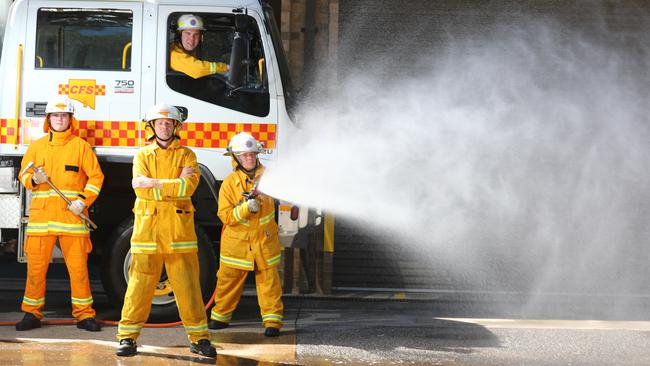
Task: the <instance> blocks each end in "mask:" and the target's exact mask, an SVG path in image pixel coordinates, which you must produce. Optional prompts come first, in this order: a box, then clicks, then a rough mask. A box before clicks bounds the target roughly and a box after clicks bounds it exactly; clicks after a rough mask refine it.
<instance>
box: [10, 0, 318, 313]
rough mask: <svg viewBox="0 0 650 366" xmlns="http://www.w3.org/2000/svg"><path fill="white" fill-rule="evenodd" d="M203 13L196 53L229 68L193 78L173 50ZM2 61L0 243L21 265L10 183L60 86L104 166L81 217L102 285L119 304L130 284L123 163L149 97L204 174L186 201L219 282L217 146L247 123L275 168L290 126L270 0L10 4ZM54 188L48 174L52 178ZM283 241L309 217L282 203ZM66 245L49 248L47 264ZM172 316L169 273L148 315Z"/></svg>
mask: <svg viewBox="0 0 650 366" xmlns="http://www.w3.org/2000/svg"><path fill="white" fill-rule="evenodd" d="M188 13H190V14H194V15H198V16H200V17H201V18H202V20H203V22H204V28H205V30H204V31H203V36H202V37H203V39H202V42H201V49H200V51H199V57H200V58H201V59H204V60H209V61H217V62H224V63H226V64H228V65H229V70H230V71H229V72H228V74H225V75H219V74H214V75H211V76H207V77H202V78H198V79H194V78H192V77H190V76H187V75H185V74H183V73H179V72H176V71H173V70H171V69H170V67H169V55H170V47H171V46H172V44H173V43H174V41H175V40H176V39H177V37H178V32H177V30H176V24H177V20H178V18H179V17H180V16H181V15H183V14H188ZM4 25H5V31H4V38H3V43H2V56H1V58H0V85H2V89H1V91H0V93H1V95H0V207H2V210H0V211H2V213H1V214H0V241H1V242H3V243H7V242H10V241H13V242H16V243H17V250H16V252H17V260H18V261H19V262H25V261H26V258H25V255H24V251H23V242H24V236H25V226H26V223H27V219H28V214H29V203H30V199H31V197H30V191H29V190H25V189H24V188H23V187H22V186H21V185H20V184H19V183H18V179H19V174H20V172H19V170H20V162H21V159H22V156H23V154H24V153H25V151H26V149H27V147H28V146H29V144H30V142H32V141H35V140H36V139H38V138H39V137H41V136H42V135H43V132H42V131H43V130H42V124H43V121H44V117H45V106H46V104H47V101H48V100H49V99H51V98H52V97H54V96H56V95H67V96H68V97H69V98H70V99H71V100H72V101H73V102H74V103H75V109H76V112H75V117H76V118H77V120H79V127H80V128H79V131H78V136H80V137H81V138H83V139H85V140H86V141H87V142H88V143H90V145H91V146H92V147H93V148H94V151H95V153H96V154H97V156H98V158H99V161H100V164H101V167H102V170H103V172H104V175H105V181H104V186H103V188H102V190H101V194H100V195H99V198H98V199H97V201H96V202H95V204H94V205H93V206H92V207H91V210H90V216H91V218H92V220H93V221H94V222H95V223H96V224H97V225H98V229H96V230H94V231H93V232H92V234H91V238H92V241H93V245H94V248H93V252H92V255H91V260H92V261H94V263H97V264H98V265H99V268H100V272H101V279H102V284H103V286H104V289H105V290H106V293H107V295H108V296H109V297H110V298H111V300H112V302H114V303H116V304H120V303H121V301H122V299H123V297H124V293H125V291H126V284H127V282H128V268H129V264H130V253H129V248H130V237H131V233H132V230H133V214H132V211H131V210H132V208H133V202H134V200H135V195H134V193H133V190H132V188H131V178H132V176H131V169H132V160H133V155H134V154H135V152H136V151H137V150H138V149H139V148H140V147H141V146H144V145H145V144H146V143H147V140H146V136H145V130H144V123H143V122H142V118H143V116H144V114H145V112H146V110H147V109H148V108H150V107H151V106H152V105H154V104H156V103H168V104H172V105H175V106H177V107H178V108H179V110H181V112H182V113H183V114H184V115H185V116H186V120H185V122H184V123H183V128H182V130H181V132H180V138H181V144H183V145H185V146H188V147H190V148H192V150H193V151H194V152H195V153H196V156H197V159H198V163H199V166H200V170H201V182H200V185H199V187H198V189H197V191H196V193H195V194H194V196H193V198H192V200H193V203H194V206H195V208H196V212H195V222H196V232H197V236H198V238H199V252H198V255H199V263H200V278H201V288H202V291H203V295H204V300H205V301H207V300H208V299H209V298H210V296H211V294H212V292H213V290H214V285H215V278H216V276H215V274H216V269H217V266H218V260H217V259H216V254H218V250H219V248H218V241H219V234H220V229H221V223H220V222H219V219H218V218H217V216H216V211H217V197H218V191H219V185H220V182H221V181H222V180H223V179H224V178H225V177H226V175H227V174H229V173H230V172H231V171H232V166H231V162H230V158H229V157H227V156H223V154H224V152H225V148H226V147H227V144H228V141H229V139H230V138H231V137H232V136H234V135H235V134H237V133H239V132H242V131H245V132H249V133H250V134H252V135H253V136H254V137H255V138H256V139H258V140H259V141H261V142H263V144H264V146H265V149H266V150H265V153H263V154H260V160H262V162H263V164H265V165H267V166H271V167H272V166H273V164H274V163H275V162H277V161H278V159H280V158H281V147H282V139H283V137H284V136H286V131H289V130H290V129H292V128H294V127H295V126H293V122H292V121H291V118H290V111H291V107H292V105H293V103H294V98H293V96H292V94H291V84H290V79H289V69H288V63H287V58H286V56H285V53H284V51H283V48H282V44H281V40H280V33H279V31H278V27H277V25H276V23H275V20H274V17H273V11H272V9H271V8H270V6H269V5H267V4H265V3H264V2H263V1H261V0H260V1H258V0H146V1H145V0H113V1H104V0H100V1H97V0H94V1H88V0H86V1H84V0H16V1H14V2H13V3H12V4H11V6H10V7H9V10H8V12H7V18H6V21H5V22H4ZM53 183H54V184H56V182H53ZM276 217H277V220H278V223H279V226H280V238H281V242H282V243H283V245H284V246H287V247H290V246H292V244H294V241H295V239H296V234H297V233H298V232H299V231H300V229H301V228H304V227H305V226H307V224H308V221H309V217H310V215H309V214H308V212H307V210H304V209H303V210H298V209H297V208H296V207H294V206H292V205H291V204H290V203H288V202H284V201H278V208H277V215H276ZM61 258H62V255H61V253H60V251H56V250H55V254H54V255H53V261H57V260H58V261H60V260H61ZM176 317H177V310H176V304H175V301H174V293H173V289H172V288H171V286H170V284H169V282H168V281H167V277H166V275H165V273H164V272H163V274H162V275H161V278H160V283H159V285H158V287H157V289H156V293H155V297H154V300H153V307H152V315H151V318H150V320H152V321H168V320H170V319H173V318H176Z"/></svg>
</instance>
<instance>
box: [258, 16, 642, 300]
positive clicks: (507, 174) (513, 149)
mask: <svg viewBox="0 0 650 366" xmlns="http://www.w3.org/2000/svg"><path fill="white" fill-rule="evenodd" d="M636 41H638V42H639V45H642V46H643V47H646V46H647V42H646V41H643V40H642V39H638V40H636ZM634 52H638V49H635V50H634ZM643 54H645V53H642V55H643ZM413 62H414V63H416V64H417V68H418V73H417V75H398V76H391V72H392V71H394V70H391V69H390V68H389V67H386V68H383V69H382V68H381V67H380V66H378V65H374V72H368V68H365V67H355V66H353V65H349V66H344V65H339V67H340V68H342V69H343V71H342V72H340V74H339V75H341V76H340V78H339V80H338V84H337V85H336V86H335V87H333V88H329V89H328V88H322V89H318V88H317V89H316V91H315V92H312V93H310V96H309V98H307V99H306V100H305V101H304V102H303V104H302V108H301V110H300V111H299V113H298V115H297V118H296V120H297V123H298V125H299V128H297V129H295V130H292V131H280V133H281V134H284V136H282V138H283V141H282V149H281V151H280V154H281V156H280V159H279V162H278V164H277V165H274V166H271V167H270V169H269V170H268V172H267V174H266V176H265V178H264V179H263V180H262V182H261V186H260V188H261V189H262V190H263V191H265V192H267V193H268V194H271V195H273V196H275V197H278V198H281V199H285V200H289V201H292V202H296V203H299V204H303V205H308V206H311V207H319V208H322V209H323V210H324V211H327V212H330V213H332V214H334V215H336V216H337V217H338V218H340V219H350V220H359V222H362V223H363V226H364V227H366V228H368V229H369V230H371V231H381V232H383V233H385V235H387V236H388V237H390V238H391V239H390V240H391V241H393V242H395V243H399V244H400V245H404V246H405V247H406V248H408V250H410V251H411V252H412V254H413V257H414V258H416V257H417V258H419V259H420V260H422V259H423V258H429V259H430V260H431V263H432V265H435V266H439V267H441V270H445V271H451V273H453V274H454V275H456V276H457V277H458V278H459V279H462V280H463V281H464V282H465V283H467V282H468V283H469V287H468V288H471V289H480V290H485V291H515V292H521V293H527V294H532V295H533V296H532V297H531V299H535V298H536V296H537V294H588V295H594V296H602V295H605V296H614V297H622V298H625V297H628V296H648V295H650V288H649V286H648V284H647V281H646V278H647V277H646V276H647V274H648V273H646V272H645V271H643V270H639V268H644V267H645V265H642V264H641V263H644V262H647V260H648V257H650V249H648V245H647V242H648V238H650V235H649V234H650V225H648V224H647V223H646V221H647V219H648V217H650V216H649V214H650V189H649V187H650V172H649V170H648V167H649V166H650V165H649V163H650V143H648V141H650V139H649V137H650V129H649V124H648V122H649V121H648V117H647V116H648V108H647V105H646V102H647V100H648V91H649V84H648V81H649V80H648V78H647V75H648V74H649V72H650V69H649V67H648V65H647V64H646V62H645V61H644V60H642V59H641V60H639V57H638V55H636V54H632V52H631V51H629V50H628V49H625V48H623V47H619V45H618V44H616V43H612V42H608V41H607V40H605V41H603V40H602V39H600V40H599V39H597V38H590V37H586V36H585V34H584V33H580V32H575V33H568V32H567V31H566V30H564V31H562V32H560V31H559V30H558V27H556V24H549V23H548V22H533V21H530V22H526V26H525V27H520V28H516V29H507V30H503V29H502V30H500V31H495V32H494V33H492V34H489V35H485V36H484V38H483V39H481V40H480V42H478V41H477V40H475V39H457V40H455V41H454V42H453V44H451V45H450V46H449V47H447V48H445V49H444V51H441V50H437V51H436V52H435V53H434V52H429V51H426V50H424V51H423V52H421V53H420V54H419V55H418V57H415V56H414V60H413ZM377 71H379V72H377ZM326 78H327V76H325V77H324V78H322V79H321V80H320V82H321V83H322V85H326V84H327V81H328V80H327V79H326ZM531 301H532V300H531Z"/></svg>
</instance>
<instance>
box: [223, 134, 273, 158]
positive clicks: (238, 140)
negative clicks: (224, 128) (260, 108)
mask: <svg viewBox="0 0 650 366" xmlns="http://www.w3.org/2000/svg"><path fill="white" fill-rule="evenodd" d="M263 151H264V147H263V146H262V144H261V143H260V142H258V141H257V140H255V138H254V137H253V136H251V135H249V134H248V133H246V132H240V133H238V134H236V135H235V136H234V137H233V138H232V139H231V140H230V143H229V144H228V152H226V155H232V154H235V155H240V154H244V153H248V152H254V153H261V152H263Z"/></svg>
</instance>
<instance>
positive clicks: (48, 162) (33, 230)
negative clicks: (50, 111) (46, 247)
mask: <svg viewBox="0 0 650 366" xmlns="http://www.w3.org/2000/svg"><path fill="white" fill-rule="evenodd" d="M46 123H47V122H46ZM72 130H73V127H71V128H69V129H67V130H66V131H63V132H56V131H48V134H47V135H46V136H43V137H41V138H40V139H38V140H36V141H34V142H33V143H32V144H31V145H29V147H28V148H27V151H26V152H25V155H24V156H23V160H22V162H21V172H23V171H24V170H25V167H26V166H27V164H29V162H34V166H35V167H39V166H42V167H43V169H44V170H45V173H46V174H47V175H48V178H49V179H50V181H51V182H52V183H53V184H54V186H55V187H57V188H58V189H59V190H60V191H61V192H62V193H63V194H64V195H65V196H66V197H67V198H68V199H70V200H71V201H74V200H76V199H81V200H82V201H83V202H84V203H85V204H86V210H85V213H86V215H87V214H88V207H90V205H92V204H93V202H95V199H97V195H99V192H100V190H101V188H102V183H103V182H104V174H103V173H102V170H101V168H100V167H99V162H98V161H97V156H96V155H95V153H94V152H93V149H92V148H91V147H90V144H88V142H86V141H85V140H83V139H82V138H80V137H77V136H75V135H73V134H72ZM33 175H34V174H33V173H32V171H26V172H25V174H23V175H22V176H21V178H20V181H21V183H22V184H23V185H24V186H25V188H27V189H30V190H31V191H32V200H31V203H30V207H29V222H28V224H27V234H28V235H36V236H44V235H73V236H89V234H90V232H89V230H88V228H87V227H86V226H85V225H84V224H83V223H82V222H81V219H80V218H79V216H77V215H75V214H73V213H72V212H70V211H69V210H68V204H67V203H66V202H65V201H64V200H63V198H61V197H60V196H59V195H58V194H57V193H56V192H55V191H54V190H52V189H50V186H49V185H48V184H47V183H42V184H38V185H34V184H33V182H32V176H33Z"/></svg>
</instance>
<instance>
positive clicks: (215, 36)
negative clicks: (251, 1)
mask: <svg viewBox="0 0 650 366" xmlns="http://www.w3.org/2000/svg"><path fill="white" fill-rule="evenodd" d="M184 14H193V15H196V16H198V17H200V19H201V20H202V22H203V26H204V28H205V30H204V31H203V32H202V41H201V42H200V44H199V47H197V48H196V49H195V50H193V51H192V52H191V54H192V55H193V56H195V57H196V58H198V59H199V60H207V61H210V62H216V63H220V64H218V65H217V66H216V69H223V67H225V65H228V64H229V63H230V60H231V56H232V54H231V53H232V49H233V39H234V38H235V37H240V38H242V37H243V38H245V43H242V44H243V47H242V48H240V50H241V56H242V57H243V61H242V63H241V65H242V66H241V70H240V71H241V72H240V73H239V75H240V78H239V80H238V85H236V86H232V87H229V85H228V82H227V79H228V75H229V74H228V73H225V74H224V73H217V74H211V75H205V76H203V75H199V73H198V72H197V73H195V74H193V75H192V76H190V74H188V73H186V72H182V71H180V70H174V69H172V67H171V62H170V52H171V49H172V48H173V47H174V45H178V46H182V45H181V44H180V34H179V33H178V32H177V22H178V18H179V17H180V16H182V15H184ZM236 15H239V19H245V20H247V23H246V26H245V27H244V25H241V26H240V28H241V29H237V27H236V22H235V17H236ZM241 23H243V22H241ZM263 24H264V23H263V21H262V17H261V14H259V13H258V12H257V11H256V10H251V9H233V8H232V7H216V6H210V7H206V6H185V5H183V6H181V5H178V6H171V5H165V6H160V7H159V11H158V40H157V47H156V52H157V53H156V62H157V66H156V70H157V72H156V102H157V103H161V102H164V103H169V104H173V105H176V106H183V107H186V108H187V109H188V119H187V122H186V123H185V126H184V128H183V130H182V131H181V135H180V137H181V143H182V144H184V145H185V146H189V147H193V148H196V149H195V151H196V153H197V158H198V159H199V163H202V164H205V165H206V166H208V168H210V170H211V171H212V173H213V174H214V176H215V178H216V179H217V180H221V179H223V178H224V177H225V175H226V174H227V173H229V172H230V171H231V170H232V167H231V166H230V160H229V159H224V158H223V157H221V153H223V149H225V148H226V147H227V144H228V141H229V139H230V138H231V137H232V136H234V135H235V134H236V133H238V132H241V131H246V132H250V133H251V134H252V135H253V136H254V137H256V138H257V139H258V140H261V141H262V142H263V143H264V144H265V146H266V147H267V148H269V149H270V150H269V151H272V150H273V149H274V148H275V143H276V126H277V113H278V112H277V108H278V107H277V93H276V92H275V83H276V79H275V77H274V75H273V72H272V71H270V72H269V70H273V69H274V68H273V67H272V66H274V65H273V63H274V62H275V59H274V57H271V56H269V55H273V53H272V52H271V51H270V50H271V48H270V46H269V44H268V43H269V37H268V35H267V34H266V32H265V29H264V26H263ZM244 28H245V29H244ZM208 72H209V71H208ZM271 91H272V92H271ZM212 154H214V155H212ZM217 154H218V155H217ZM217 156H218V157H217ZM273 157H274V155H273V154H270V155H266V154H265V155H264V156H261V158H262V159H270V158H273Z"/></svg>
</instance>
